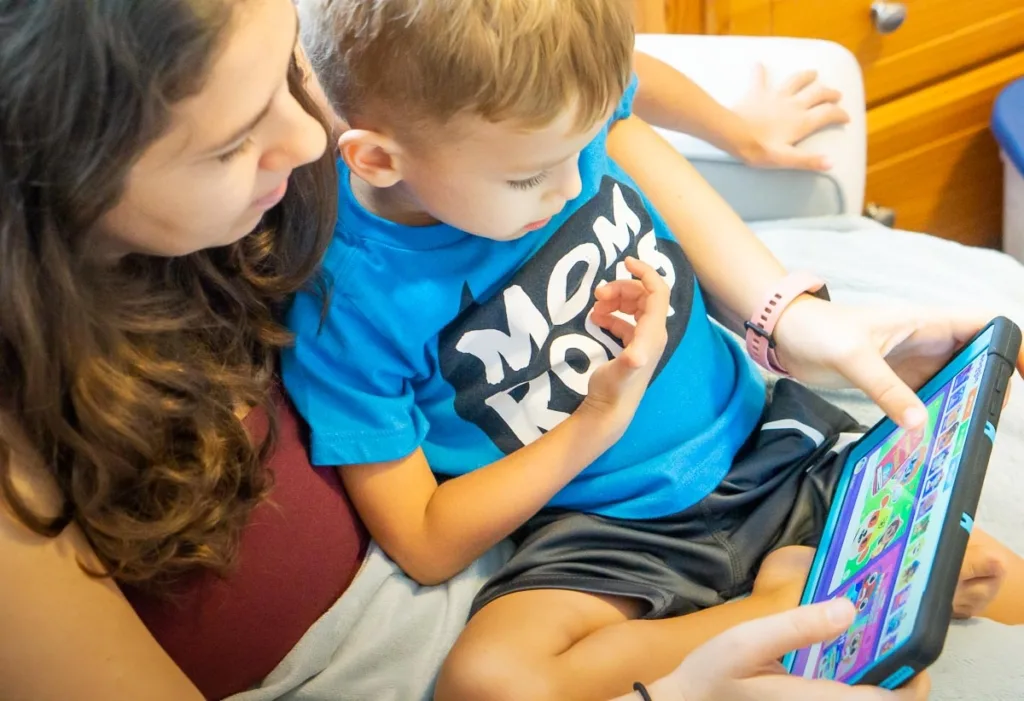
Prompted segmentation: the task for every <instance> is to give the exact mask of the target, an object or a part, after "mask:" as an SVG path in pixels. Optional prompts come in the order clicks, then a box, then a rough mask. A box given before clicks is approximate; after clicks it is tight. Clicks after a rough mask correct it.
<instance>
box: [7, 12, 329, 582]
mask: <svg viewBox="0 0 1024 701" xmlns="http://www.w3.org/2000/svg"><path fill="white" fill-rule="evenodd" d="M240 4H242V2H241V0H146V1H145V2H135V1H134V0H91V1H90V2H87V3H83V2H81V0H47V1H46V2H37V1H26V0H0V378H3V379H2V382H3V385H2V387H0V416H2V417H3V419H4V424H5V426H7V427H9V428H10V430H11V433H10V434H9V435H8V439H7V440H6V441H4V440H2V439H0V497H2V498H3V499H4V500H5V501H6V502H7V503H8V505H9V506H10V508H11V509H12V510H13V511H14V513H15V515H16V516H17V517H18V518H19V519H20V520H21V521H22V522H24V523H25V524H26V525H28V526H29V527H31V528H32V529H33V530H34V531H36V532H38V533H40V534H46V535H50V536H53V535H56V534H58V533H60V532H61V531H62V530H63V529H64V528H65V527H66V526H67V525H68V524H69V523H71V522H74V523H76V524H78V526H80V527H81V529H82V530H83V531H84V532H85V534H86V536H87V537H88V539H89V541H90V543H91V544H92V546H93V548H94V549H95V551H96V553H97V554H98V556H99V558H100V559H101V561H102V563H103V565H104V567H105V568H106V572H105V573H104V574H109V575H111V576H113V577H115V578H116V579H117V580H118V581H120V582H123V583H128V584H132V585H136V586H143V587H149V588H159V587H160V586H162V585H163V584H165V583H166V582H167V581H168V580H171V579H173V578H175V577H176V576H178V575H180V574H181V573H183V572H184V571H186V570H190V569H193V568H210V569H213V570H215V571H218V572H223V571H224V570H225V569H226V568H228V567H229V566H230V564H231V563H232V559H233V557H234V555H235V552H236V549H237V544H238V541H239V535H240V531H241V529H242V527H243V525H244V524H245V523H246V520H247V518H248V516H249V514H250V512H251V510H252V508H253V507H254V505H255V504H257V503H258V502H259V501H260V500H261V499H262V498H263V497H264V496H265V495H266V493H267V490H268V488H269V486H270V484H269V482H270V477H269V473H268V472H267V471H266V470H265V468H264V459H265V457H266V454H267V451H268V450H269V449H270V445H271V442H272V432H271V435H270V436H268V438H267V439H264V440H262V441H261V442H254V441H253V440H251V439H250V436H249V434H248V433H247V432H246V429H245V427H244V426H243V423H242V421H241V420H240V419H239V417H238V415H237V409H238V407H239V406H240V405H251V406H261V405H262V406H264V407H267V408H268V410H269V409H270V404H271V399H270V395H271V391H270V389H271V388H270V384H271V382H272V378H273V376H274V372H275V371H274V365H275V357H276V354H277V350H278V349H279V348H280V347H281V346H283V345H285V344H286V343H288V342H289V338H290V337H289V335H288V333H287V332H286V330H285V329H284V328H283V327H282V326H281V325H280V324H279V321H278V320H279V319H280V315H281V312H282V310H283V307H284V305H285V304H287V303H288V301H289V299H290V297H291V295H292V294H293V293H294V292H295V291H296V290H297V289H299V288H300V287H301V286H302V285H303V284H304V283H305V282H306V281H307V280H309V279H310V278H311V276H312V275H313V274H314V272H315V270H316V266H317V264H318V262H319V260H320V257H321V255H322V254H323V251H324V248H325V246H326V243H327V240H328V238H329V236H330V232H331V230H332V228H333V224H334V213H335V202H336V191H335V189H334V177H335V176H334V167H333V163H332V159H331V156H330V155H329V154H325V156H324V157H323V158H322V159H320V160H319V161H318V162H317V163H315V164H312V165H311V166H307V167H305V168H302V169H300V170H298V171H296V172H295V173H294V175H293V177H292V187H290V188H289V194H288V196H287V197H286V199H285V200H284V202H283V203H282V204H281V205H280V206H278V207H277V208H275V209H274V210H273V211H272V212H270V213H268V215H267V216H266V217H265V218H264V221H263V222H262V224H261V226H260V229H259V230H258V231H257V232H255V233H253V234H251V235H249V236H248V237H246V238H244V239H243V240H241V241H240V242H238V243H236V244H234V245H232V246H228V247H226V248H221V249H215V250H207V251H202V252H199V253H195V254H193V255H190V256H187V257H183V258H177V259H166V258H156V257H146V256H139V255H133V256H128V257H126V258H124V259H122V260H121V261H119V262H118V263H117V264H116V267H112V266H111V264H108V265H107V266H105V267H104V266H102V265H99V264H97V263H96V256H92V255H89V254H88V250H87V248H88V247H89V245H90V242H91V241H92V240H93V238H92V237H91V236H90V233H91V232H93V231H94V230H95V229H96V227H97V222H99V221H100V219H101V217H102V216H103V215H104V214H105V213H106V212H108V211H109V210H110V209H111V208H112V207H113V206H114V205H115V203H117V202H118V200H119V198H120V196H121V194H122V192H123V190H124V187H125V182H126V178H127V176H128V173H129V170H130V169H131V167H132V166H133V164H134V162H135V160H136V159H137V158H138V156H139V155H140V154H141V153H142V152H143V151H144V150H145V149H146V148H147V146H148V145H150V144H151V143H153V141H154V140H156V139H157V138H158V137H159V136H160V135H161V134H162V133H163V132H164V130H165V129H166V128H167V126H168V124H169V106H170V105H173V104H174V103H176V102H178V101H179V100H181V99H183V98H185V97H187V96H190V95H193V94H195V93H196V92H197V91H198V90H199V89H200V88H201V86H202V84H203V80H204V78H205V76H206V75H207V74H208V71H209V69H210V66H211V64H212V61H213V60H214V59H215V58H216V56H217V52H218V50H219V48H220V47H221V45H222V42H223V41H224V37H225V36H226V33H227V32H228V31H230V27H231V23H232V21H233V17H234V14H235V8H236V6H238V5H240ZM289 81H290V85H291V88H292V91H293V93H294V94H295V96H296V97H297V98H298V99H299V101H300V102H301V103H302V105H303V106H304V107H306V108H307V110H308V111H310V112H311V113H313V114H316V111H315V109H316V108H315V107H314V106H313V104H312V103H311V101H310V100H309V98H308V97H307V96H306V93H305V91H304V88H303V76H302V74H301V70H300V69H299V67H298V66H296V65H293V66H292V70H291V73H290V76H289ZM15 436H16V437H17V439H18V440H19V442H20V441H24V442H25V443H26V444H27V445H28V447H29V448H30V449H31V450H32V451H33V452H35V453H36V454H37V456H38V458H39V459H40V460H41V461H42V463H43V464H45V465H46V466H47V467H48V469H49V470H50V471H51V473H52V476H53V478H54V479H55V480H56V483H57V485H58V486H59V488H60V489H61V491H62V493H63V496H64V499H65V506H64V511H63V514H62V515H60V516H59V517H58V518H56V519H51V518H49V517H48V516H46V515H42V514H38V513H36V512H35V511H33V510H32V508H30V507H29V506H28V504H27V503H26V501H25V499H24V498H23V496H21V495H19V493H18V490H17V489H16V488H15V485H14V479H13V476H12V471H11V468H10V460H11V455H12V448H13V446H14V440H13V438H14V437H15Z"/></svg>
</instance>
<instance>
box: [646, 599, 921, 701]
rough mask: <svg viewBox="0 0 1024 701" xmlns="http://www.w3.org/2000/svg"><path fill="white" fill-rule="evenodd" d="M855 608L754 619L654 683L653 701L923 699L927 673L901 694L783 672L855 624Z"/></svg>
mask: <svg viewBox="0 0 1024 701" xmlns="http://www.w3.org/2000/svg"><path fill="white" fill-rule="evenodd" d="M854 615H855V612H854V608H853V604H851V603H850V602H849V601H848V600H847V599H838V600H835V601H830V602H828V603H824V604H816V605H814V606H805V607H803V608H798V609H793V610H791V611H787V612H785V613H781V614H778V615H776V616H771V617H769V618H762V619H759V620H756V621H750V622H749V623H745V624H743V625H740V626H737V627H736V628H733V629H732V630H730V631H728V632H726V633H723V634H722V635H719V636H718V637H717V638H714V639H712V640H711V641H709V642H708V643H706V644H705V645H704V646H703V647H700V648H698V649H697V650H696V651H694V652H693V654H691V655H690V656H689V657H687V658H686V660H685V661H684V662H683V663H682V664H681V665H680V666H679V668H678V669H676V671H675V672H673V673H672V674H671V675H669V676H668V677H666V678H664V679H662V680H660V681H659V682H657V683H656V684H652V685H651V686H650V687H649V688H648V691H649V692H650V694H651V697H652V698H653V699H654V701H924V700H925V699H927V698H928V691H929V682H928V678H927V675H920V676H919V677H918V678H917V679H915V680H914V681H913V682H912V683H911V684H910V685H909V686H907V687H906V688H903V689H901V690H899V691H886V690H884V689H880V688H877V687H869V686H848V685H846V684H842V683H839V682H833V681H824V680H810V679H804V678H802V677H795V676H790V675H787V674H785V673H784V670H783V669H782V665H781V664H779V662H778V660H779V658H781V657H782V656H783V655H785V654H786V653H788V652H790V651H792V650H797V649H800V648H804V647H808V646H810V645H813V644H815V643H820V642H823V641H825V640H831V639H833V638H835V637H836V636H838V635H840V634H841V633H842V632H843V631H844V630H847V629H848V628H849V627H850V625H851V624H852V623H853V618H854Z"/></svg>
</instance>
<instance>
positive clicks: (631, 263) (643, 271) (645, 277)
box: [626, 258, 669, 319]
mask: <svg viewBox="0 0 1024 701" xmlns="http://www.w3.org/2000/svg"><path fill="white" fill-rule="evenodd" d="M626 269H627V270H629V272H631V273H633V274H634V275H636V276H637V278H639V280H640V282H641V283H642V284H643V286H644V289H645V290H646V291H647V296H646V299H645V300H644V311H645V312H646V314H645V316H647V315H651V316H654V317H660V318H662V319H664V318H665V317H667V316H668V307H669V289H668V285H666V284H665V281H664V280H663V279H662V277H661V275H660V274H659V273H658V271H657V270H655V269H654V268H652V267H651V266H649V265H647V264H646V263H643V262H641V261H639V260H637V259H636V258H627V259H626Z"/></svg>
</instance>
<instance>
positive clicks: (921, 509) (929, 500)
mask: <svg viewBox="0 0 1024 701" xmlns="http://www.w3.org/2000/svg"><path fill="white" fill-rule="evenodd" d="M938 498H939V493H938V492H937V491H935V490H934V489H933V490H931V491H930V492H927V493H926V494H925V495H924V496H923V497H921V501H920V502H919V503H918V505H917V516H918V518H921V517H922V516H924V515H925V514H927V513H928V512H930V511H931V510H932V507H933V506H935V500H936V499H938Z"/></svg>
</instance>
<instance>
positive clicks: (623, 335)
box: [590, 311, 636, 346]
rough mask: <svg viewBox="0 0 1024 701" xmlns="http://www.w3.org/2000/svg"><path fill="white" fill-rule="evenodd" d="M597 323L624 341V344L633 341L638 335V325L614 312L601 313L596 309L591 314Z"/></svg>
mask: <svg viewBox="0 0 1024 701" xmlns="http://www.w3.org/2000/svg"><path fill="white" fill-rule="evenodd" d="M590 318H591V319H592V320H593V322H594V323H595V324H597V325H598V326H600V327H601V328H602V329H604V330H605V331H608V332H609V333H610V334H612V335H613V336H615V337H616V338H618V339H619V340H621V341H622V343H623V344H624V345H627V346H628V345H629V344H631V343H632V342H633V338H634V337H635V335H636V327H635V326H633V324H631V323H629V322H628V321H626V320H625V319H623V318H622V317H619V316H615V315H613V314H601V313H597V312H596V311H595V312H594V313H592V314H591V315H590Z"/></svg>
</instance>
